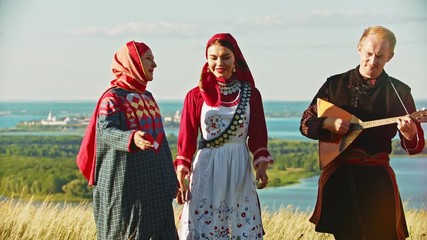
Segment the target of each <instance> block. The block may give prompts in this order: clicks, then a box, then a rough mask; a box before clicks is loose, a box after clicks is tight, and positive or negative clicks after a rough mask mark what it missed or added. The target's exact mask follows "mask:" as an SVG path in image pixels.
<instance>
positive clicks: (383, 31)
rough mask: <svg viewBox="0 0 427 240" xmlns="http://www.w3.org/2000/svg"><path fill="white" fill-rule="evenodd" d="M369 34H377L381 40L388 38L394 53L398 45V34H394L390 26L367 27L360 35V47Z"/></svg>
mask: <svg viewBox="0 0 427 240" xmlns="http://www.w3.org/2000/svg"><path fill="white" fill-rule="evenodd" d="M369 35H376V36H377V37H378V38H379V39H381V40H384V39H385V40H387V41H388V42H389V44H390V48H391V53H394V47H396V36H394V33H393V32H392V31H390V30H389V29H388V28H385V27H383V26H372V27H368V28H366V29H365V31H364V32H363V34H362V37H360V40H359V44H358V46H359V47H361V46H362V43H363V41H365V39H366V38H367V37H368V36H369Z"/></svg>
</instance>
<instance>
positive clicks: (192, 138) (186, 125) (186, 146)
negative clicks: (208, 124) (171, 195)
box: [174, 87, 203, 172]
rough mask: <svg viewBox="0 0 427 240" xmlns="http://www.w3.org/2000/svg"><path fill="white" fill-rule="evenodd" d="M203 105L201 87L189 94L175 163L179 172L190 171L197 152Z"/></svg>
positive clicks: (183, 110)
mask: <svg viewBox="0 0 427 240" xmlns="http://www.w3.org/2000/svg"><path fill="white" fill-rule="evenodd" d="M202 104H203V99H202V96H201V94H200V90H199V87H195V88H193V89H192V90H190V91H189V92H188V93H187V96H186V97H185V100H184V105H183V108H182V115H181V124H180V127H179V134H178V154H177V157H176V159H175V161H174V166H175V170H177V171H187V172H189V171H190V168H191V163H192V161H193V156H194V153H195V152H196V150H197V137H198V133H199V129H200V113H201V109H202Z"/></svg>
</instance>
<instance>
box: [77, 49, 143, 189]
mask: <svg viewBox="0 0 427 240" xmlns="http://www.w3.org/2000/svg"><path fill="white" fill-rule="evenodd" d="M148 49H150V48H149V47H148V46H147V45H145V44H144V43H138V42H135V41H130V42H128V43H126V45H124V46H123V47H121V48H120V49H119V50H118V51H117V53H116V54H115V55H114V59H113V64H112V69H113V74H114V75H115V76H116V77H117V78H116V79H114V80H113V81H111V87H120V88H123V89H126V90H129V91H135V92H138V93H143V92H145V88H146V85H147V80H146V78H145V74H144V69H143V67H142V63H141V58H140V56H142V55H143V54H144V53H145V52H146V51H148ZM110 89H111V88H109V89H107V90H106V91H105V92H104V93H103V94H102V96H103V95H104V94H105V93H106V92H108V91H109V90H110ZM102 96H101V98H100V99H99V100H98V103H97V105H96V108H95V111H94V112H93V114H92V117H91V119H90V122H89V125H88V127H87V128H86V132H85V135H84V136H83V141H82V143H81V145H80V150H79V153H78V154H77V159H76V163H77V166H78V167H79V169H80V171H81V172H82V174H83V176H84V177H85V178H86V179H87V180H88V181H89V185H95V184H96V182H95V178H94V174H95V163H96V122H97V116H98V108H99V105H100V102H101V100H102Z"/></svg>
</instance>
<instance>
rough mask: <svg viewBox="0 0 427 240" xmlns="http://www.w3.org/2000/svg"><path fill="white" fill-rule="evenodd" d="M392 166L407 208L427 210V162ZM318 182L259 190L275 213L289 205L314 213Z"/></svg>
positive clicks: (407, 160)
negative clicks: (426, 172)
mask: <svg viewBox="0 0 427 240" xmlns="http://www.w3.org/2000/svg"><path fill="white" fill-rule="evenodd" d="M390 164H391V166H392V167H393V169H394V171H395V173H396V178H397V184H398V187H399V191H400V196H401V198H402V202H403V204H404V205H405V207H406V208H414V209H426V208H427V185H426V183H427V174H425V171H426V169H427V158H426V157H394V158H392V159H391V161H390ZM318 180H319V176H314V177H311V178H306V179H303V180H302V181H301V183H298V184H294V185H291V186H285V187H277V188H267V189H263V190H259V191H258V194H259V199H260V202H261V205H262V206H263V208H266V209H267V210H271V211H274V210H277V209H279V208H280V207H287V206H289V205H290V207H292V208H293V209H295V210H302V211H311V210H313V208H314V206H315V204H316V197H317V186H318V185H317V182H318Z"/></svg>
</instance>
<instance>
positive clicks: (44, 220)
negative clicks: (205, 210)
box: [0, 198, 427, 240]
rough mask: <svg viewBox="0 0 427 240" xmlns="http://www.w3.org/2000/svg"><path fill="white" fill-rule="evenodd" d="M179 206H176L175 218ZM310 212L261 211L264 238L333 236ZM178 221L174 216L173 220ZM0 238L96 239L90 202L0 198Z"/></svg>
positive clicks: (412, 226)
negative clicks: (314, 222)
mask: <svg viewBox="0 0 427 240" xmlns="http://www.w3.org/2000/svg"><path fill="white" fill-rule="evenodd" d="M180 211H181V208H179V207H177V208H176V214H175V217H176V218H177V217H178V216H179V212H180ZM309 217H310V213H308V212H304V211H294V210H292V209H290V208H282V209H281V210H279V211H276V212H274V213H272V212H267V211H264V212H263V222H264V228H265V231H266V235H265V239H266V240H276V239H277V240H279V239H280V240H283V239H286V240H294V239H310V240H311V239H316V240H322V239H324V240H326V239H333V237H332V236H330V235H327V234H320V233H316V232H315V231H314V226H313V225H312V224H311V223H309V222H308V218H309ZM406 217H407V222H408V228H409V231H410V234H411V236H410V237H409V238H408V239H410V240H421V239H427V211H426V210H419V211H416V210H407V211H406ZM175 220H177V219H175ZM0 239H2V240H3V239H4V240H6V239H7V240H9V239H10V240H18V239H19V240H22V239H26V240H33V239H34V240H35V239H37V240H38V239H43V240H46V239H55V240H56V239H67V240H77V239H79V240H80V239H81V240H92V239H96V228H95V223H94V219H93V214H92V207H91V205H90V204H89V203H81V204H58V203H52V202H49V201H43V202H41V203H38V202H34V201H32V200H30V201H20V200H15V199H11V198H8V199H5V200H2V201H0Z"/></svg>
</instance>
